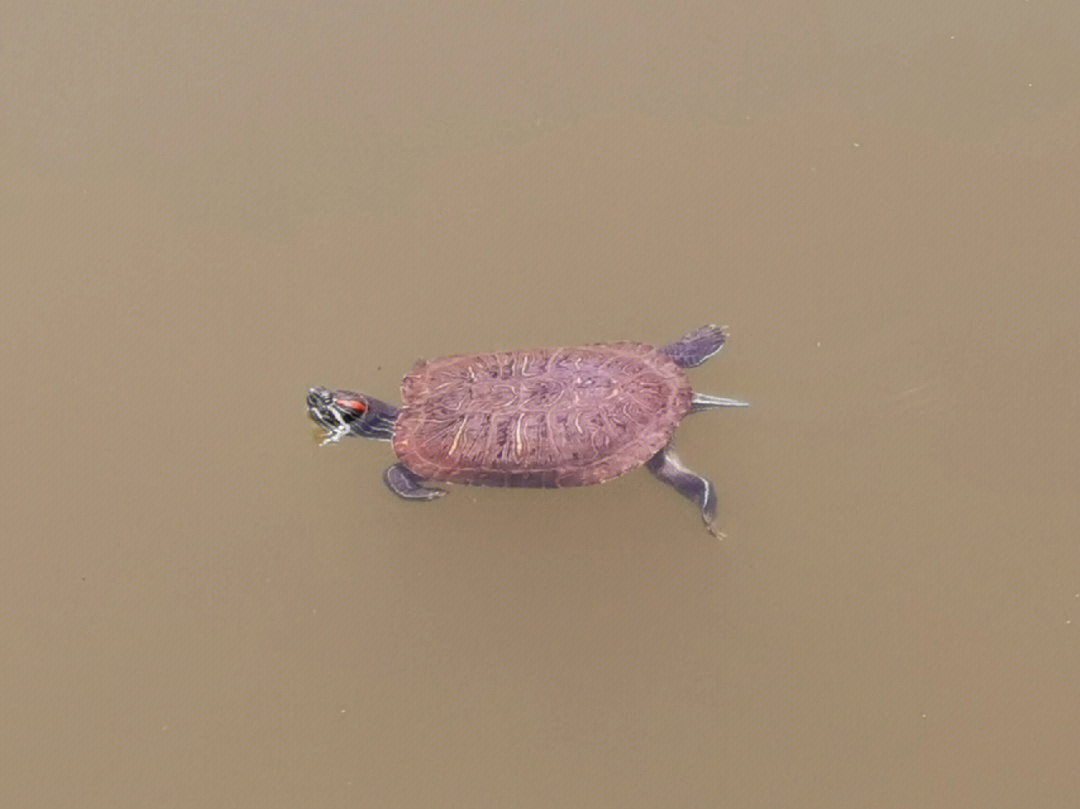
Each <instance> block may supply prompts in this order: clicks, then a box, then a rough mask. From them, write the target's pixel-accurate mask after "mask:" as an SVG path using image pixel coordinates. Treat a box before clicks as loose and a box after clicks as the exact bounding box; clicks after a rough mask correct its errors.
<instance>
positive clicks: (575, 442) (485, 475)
mask: <svg viewBox="0 0 1080 809" xmlns="http://www.w3.org/2000/svg"><path fill="white" fill-rule="evenodd" d="M401 392H402V400H403V402H404V407H403V408H402V411H401V414H400V415H399V416H398V419H397V423H396V424H395V428H394V451H395V452H396V453H397V454H398V457H399V458H400V459H401V461H402V463H404V464H405V465H406V466H407V467H408V468H409V469H411V470H412V471H413V472H415V473H416V474H417V475H420V476H421V477H423V478H427V479H430V480H444V481H449V482H452V483H473V484H480V485H487V486H538V487H553V486H584V485H588V484H591V483H601V482H603V481H605V480H610V479H612V478H614V477H618V476H619V475H621V474H623V473H624V472H628V471H630V470H631V469H634V468H636V467H638V466H640V465H641V464H643V463H644V462H645V461H647V460H648V459H649V458H650V457H652V455H654V454H655V453H656V452H657V451H658V450H660V449H661V448H662V447H663V446H665V445H666V444H667V443H668V441H670V440H671V435H672V433H673V432H674V430H675V427H676V426H678V424H679V422H680V421H681V420H682V418H683V416H685V415H686V414H687V413H688V412H689V410H690V397H691V390H690V384H689V382H688V381H687V379H686V375H685V374H684V373H683V371H682V369H681V368H679V366H678V365H676V364H675V363H674V362H673V361H672V360H671V359H670V358H668V357H666V356H664V355H663V354H661V353H659V352H658V351H657V350H656V349H655V348H654V347H653V346H649V345H644V344H642V343H612V344H600V345H593V346H581V347H577V348H553V349H533V350H530V351H511V352H502V353H494V354H476V355H470V356H456V357H443V358H441V359H437V360H431V361H429V362H426V363H425V362H420V363H417V365H416V367H415V368H414V369H413V370H412V372H411V373H410V374H409V375H408V376H406V377H405V379H404V380H403V381H402V386H401Z"/></svg>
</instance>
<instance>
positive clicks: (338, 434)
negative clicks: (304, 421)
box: [319, 424, 349, 447]
mask: <svg viewBox="0 0 1080 809" xmlns="http://www.w3.org/2000/svg"><path fill="white" fill-rule="evenodd" d="M348 434H349V428H348V427H346V426H345V425H344V424H342V425H340V426H338V427H335V428H334V429H333V430H327V431H326V435H325V436H323V440H322V441H320V442H319V446H320V447H325V446H326V445H327V444H336V443H337V442H338V441H340V440H341V439H342V438H344V437H345V436H346V435H348Z"/></svg>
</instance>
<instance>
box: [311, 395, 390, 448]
mask: <svg viewBox="0 0 1080 809" xmlns="http://www.w3.org/2000/svg"><path fill="white" fill-rule="evenodd" d="M307 411H308V415H309V416H310V417H311V420H312V421H314V422H315V423H316V424H318V425H319V426H320V427H322V428H323V429H324V430H326V438H324V439H323V443H324V444H328V443H332V442H335V441H340V440H341V439H342V438H344V437H345V436H347V435H353V436H360V437H362V438H381V439H383V440H387V441H388V440H390V439H391V438H393V436H394V421H395V419H397V415H398V411H397V408H396V407H393V406H391V405H388V404H387V403H386V402H380V401H379V400H378V399H374V398H372V397H371V396H365V395H364V394H362V393H354V392H353V391H351V390H328V389H327V388H311V389H310V390H309V391H308V394H307Z"/></svg>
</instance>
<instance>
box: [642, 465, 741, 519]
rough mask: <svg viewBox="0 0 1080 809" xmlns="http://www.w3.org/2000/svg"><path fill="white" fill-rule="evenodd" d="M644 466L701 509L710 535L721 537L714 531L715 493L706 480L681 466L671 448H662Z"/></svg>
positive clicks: (702, 517)
mask: <svg viewBox="0 0 1080 809" xmlns="http://www.w3.org/2000/svg"><path fill="white" fill-rule="evenodd" d="M645 465H646V466H647V467H648V468H649V471H650V472H652V473H653V474H654V475H656V476H657V477H658V478H660V480H662V481H664V483H666V484H668V485H669V486H671V487H673V488H674V489H675V491H677V492H678V493H679V494H681V495H682V496H683V497H685V498H687V499H688V500H691V501H692V502H693V503H694V504H695V505H697V507H698V508H699V509H701V519H702V521H703V522H704V523H705V528H706V530H707V531H708V532H709V533H710V534H712V535H713V536H714V537H720V536H723V535H722V534H720V533H719V532H718V531H717V530H716V492H715V491H714V490H713V485H712V483H710V482H709V480H708V479H707V478H703V477H702V476H701V475H697V474H694V473H693V472H691V471H690V470H689V469H687V468H686V467H685V466H683V465H682V463H681V462H680V461H679V457H678V456H677V455H676V454H675V452H674V451H673V450H672V449H671V447H664V448H663V449H662V450H660V451H659V452H658V453H656V454H655V455H653V456H652V457H651V458H650V459H649V460H648V461H646V462H645Z"/></svg>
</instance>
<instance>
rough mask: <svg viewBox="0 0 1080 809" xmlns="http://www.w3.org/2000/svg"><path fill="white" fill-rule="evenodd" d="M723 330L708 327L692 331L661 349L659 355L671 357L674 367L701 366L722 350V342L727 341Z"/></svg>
mask: <svg viewBox="0 0 1080 809" xmlns="http://www.w3.org/2000/svg"><path fill="white" fill-rule="evenodd" d="M724 328H725V327H724V326H713V325H709V326H702V327H701V328H700V329H694V331H692V332H690V333H689V334H687V335H684V336H682V337H680V338H679V339H678V340H676V341H675V342H674V343H671V344H670V345H666V346H663V347H661V348H660V349H659V350H660V353H661V354H666V355H667V356H669V357H671V359H673V360H675V364H676V365H681V366H682V367H683V368H693V367H694V366H696V365H701V363H703V362H705V360H707V359H708V358H709V357H711V356H712V355H713V354H715V353H716V352H717V351H719V350H720V349H721V348H723V346H724V341H725V340H727V332H726V331H724Z"/></svg>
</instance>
